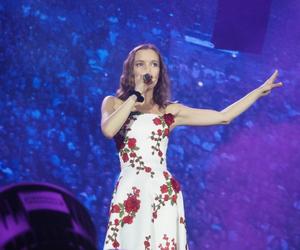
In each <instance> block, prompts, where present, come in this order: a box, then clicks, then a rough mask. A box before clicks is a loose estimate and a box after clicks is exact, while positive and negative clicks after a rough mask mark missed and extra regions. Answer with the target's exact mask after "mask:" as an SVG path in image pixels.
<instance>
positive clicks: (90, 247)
mask: <svg viewBox="0 0 300 250" xmlns="http://www.w3.org/2000/svg"><path fill="white" fill-rule="evenodd" d="M96 242H97V239H96V230H95V227H94V225H93V223H92V221H91V218H90V216H89V214H88V212H87V210H86V209H85V208H84V207H83V206H82V205H81V204H80V203H79V202H78V201H77V200H76V199H75V197H74V196H73V195H72V194H71V193H69V192H68V191H66V190H64V189H62V188H60V187H57V186H55V185H52V184H48V183H21V184H15V185H11V186H7V187H4V188H2V189H1V190H0V249H1V250H16V249H20V250H21V249H22V250H43V249H45V250H48V249H49V250H50V249H52V250H54V249H64V250H71V249H72V250H73V249H74V250H75V249H76V250H77V249H80V250H95V249H97V247H96V244H97V243H96Z"/></svg>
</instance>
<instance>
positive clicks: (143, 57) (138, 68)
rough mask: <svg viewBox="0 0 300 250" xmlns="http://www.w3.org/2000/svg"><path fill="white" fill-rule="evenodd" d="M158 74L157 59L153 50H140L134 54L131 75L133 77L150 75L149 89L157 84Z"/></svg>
mask: <svg viewBox="0 0 300 250" xmlns="http://www.w3.org/2000/svg"><path fill="white" fill-rule="evenodd" d="M159 72H160V65H159V57H158V55H157V53H156V52H155V51H154V50H152V49H141V50H138V51H137V52H136V54H135V58H134V63H133V74H134V76H135V77H139V76H141V75H145V74H150V75H151V76H152V84H151V85H150V86H149V87H154V86H155V85H156V84H157V81H158V78H159Z"/></svg>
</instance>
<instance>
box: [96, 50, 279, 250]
mask: <svg viewBox="0 0 300 250" xmlns="http://www.w3.org/2000/svg"><path fill="white" fill-rule="evenodd" d="M277 75H278V71H277V70H276V71H275V72H274V73H273V75H272V76H271V77H270V78H269V79H268V80H267V81H266V82H265V83H264V84H263V85H261V86H260V87H259V88H257V89H255V90H253V91H252V92H250V93H249V94H248V95H246V96H245V97H243V98H242V99H240V100H239V101H237V102H235V103H234V104H232V105H230V106H229V107H227V108H226V109H224V110H222V111H215V110H210V109H196V108H190V107H187V106H185V105H182V104H180V103H172V102H170V101H169V80H168V75H167V71H166V66H165V64H164V63H163V61H162V57H161V55H160V53H159V51H158V49H157V48H156V47H155V46H154V45H152V44H142V45H140V46H138V47H136V48H134V49H133V50H132V51H131V52H130V53H129V55H128V57H127V59H126V61H125V62H124V68H123V73H122V75H121V79H120V87H119V89H118V90H117V93H116V96H107V97H105V98H104V100H103V102H102V108H101V110H102V119H101V129H102V132H103V134H104V135H105V136H106V137H108V138H114V140H115V141H116V145H117V149H118V151H119V158H120V164H121V173H120V175H119V178H118V180H117V183H116V186H115V188H114V191H113V197H112V201H111V206H110V212H109V215H110V218H109V223H108V228H107V234H106V237H105V242H104V249H127V250H139V249H179V250H181V249H188V245H187V238H186V224H185V216H184V205H183V197H182V192H181V189H180V184H179V183H178V182H177V181H176V180H175V179H174V177H173V176H172V174H171V173H170V172H169V171H168V169H167V165H166V151H167V143H168V136H169V133H170V132H171V131H172V130H173V129H174V128H175V127H176V126H179V125H193V126H201V125H217V124H229V123H230V122H231V121H232V120H233V119H234V118H235V117H237V116H238V115H239V114H241V113H242V112H243V111H245V110H246V109H247V108H249V107H250V106H251V105H252V104H253V103H254V102H255V101H256V100H257V99H258V98H259V97H261V96H264V95H267V94H268V93H270V91H271V90H272V89H273V88H275V87H279V86H282V83H281V82H280V83H274V81H275V79H276V77H277ZM167 246H168V248H166V247H167Z"/></svg>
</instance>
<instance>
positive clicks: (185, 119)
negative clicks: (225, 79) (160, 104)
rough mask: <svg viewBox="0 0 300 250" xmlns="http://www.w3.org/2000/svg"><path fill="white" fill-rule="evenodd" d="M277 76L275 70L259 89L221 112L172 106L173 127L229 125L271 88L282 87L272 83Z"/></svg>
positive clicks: (178, 105)
mask: <svg viewBox="0 0 300 250" xmlns="http://www.w3.org/2000/svg"><path fill="white" fill-rule="evenodd" d="M277 76H278V71H277V70H276V71H275V72H274V73H273V74H272V76H271V77H270V78H269V79H268V80H267V81H265V82H264V84H263V85H261V86H260V87H259V88H257V89H254V90H253V91H251V92H250V93H249V94H247V95H246V96H244V97H243V98H241V99H240V100H238V101H237V102H235V103H233V104H231V105H230V106H228V107H227V108H225V109H223V110H221V111H216V110H210V109H196V108H190V107H187V106H184V105H182V104H172V106H173V107H171V108H170V110H172V109H173V110H174V111H173V113H176V116H175V124H174V126H178V125H193V126H201V125H202V126H205V125H218V124H229V123H230V122H231V121H232V120H233V119H234V118H235V117H237V116H238V115H240V114H241V113H242V112H244V111H245V110H247V109H248V108H249V107H250V106H251V105H252V104H253V103H254V102H255V101H256V100H257V99H258V98H260V97H261V96H264V95H267V94H269V93H270V91H271V90H272V88H274V87H279V86H282V85H283V84H282V83H281V82H280V83H274V81H275V79H276V77H277Z"/></svg>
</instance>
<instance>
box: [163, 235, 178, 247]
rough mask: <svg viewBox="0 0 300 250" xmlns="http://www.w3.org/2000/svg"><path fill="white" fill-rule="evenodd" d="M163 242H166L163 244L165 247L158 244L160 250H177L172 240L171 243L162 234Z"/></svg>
mask: <svg viewBox="0 0 300 250" xmlns="http://www.w3.org/2000/svg"><path fill="white" fill-rule="evenodd" d="M163 240H165V241H166V242H165V243H164V245H165V246H163V245H162V244H159V245H158V247H159V249H160V250H177V244H176V242H175V239H174V238H173V239H172V240H171V241H169V237H168V236H167V235H166V234H164V237H163ZM171 244H172V245H171Z"/></svg>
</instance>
